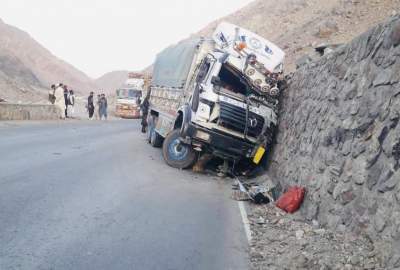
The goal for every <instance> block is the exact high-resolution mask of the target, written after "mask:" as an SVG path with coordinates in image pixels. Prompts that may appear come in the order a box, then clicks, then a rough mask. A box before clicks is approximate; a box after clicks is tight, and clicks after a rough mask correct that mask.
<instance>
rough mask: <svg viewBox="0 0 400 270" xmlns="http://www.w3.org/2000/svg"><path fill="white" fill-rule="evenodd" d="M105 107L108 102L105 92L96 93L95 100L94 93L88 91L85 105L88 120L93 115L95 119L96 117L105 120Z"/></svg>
mask: <svg viewBox="0 0 400 270" xmlns="http://www.w3.org/2000/svg"><path fill="white" fill-rule="evenodd" d="M107 107H108V104H107V98H106V95H105V94H101V95H97V100H96V102H95V101H94V93H93V92H90V95H89V97H88V100H87V105H86V108H87V111H88V113H89V119H90V120H93V116H94V117H95V119H96V120H97V119H100V120H102V119H104V120H107ZM96 108H97V109H96Z"/></svg>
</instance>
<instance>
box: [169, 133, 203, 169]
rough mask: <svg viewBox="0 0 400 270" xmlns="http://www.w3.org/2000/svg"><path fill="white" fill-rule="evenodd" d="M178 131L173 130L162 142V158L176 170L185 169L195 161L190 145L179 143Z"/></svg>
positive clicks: (194, 153) (194, 154)
mask: <svg viewBox="0 0 400 270" xmlns="http://www.w3.org/2000/svg"><path fill="white" fill-rule="evenodd" d="M179 138H180V130H179V129H175V130H174V131H172V132H171V133H170V134H168V136H167V137H166V138H165V140H164V144H163V149H162V150H163V157H164V160H165V162H166V163H167V164H168V165H169V166H171V167H173V168H177V169H186V168H189V167H190V166H192V165H193V164H194V162H195V161H196V152H195V151H194V150H193V148H192V147H191V146H190V145H187V144H183V143H182V142H181V141H180V139H179Z"/></svg>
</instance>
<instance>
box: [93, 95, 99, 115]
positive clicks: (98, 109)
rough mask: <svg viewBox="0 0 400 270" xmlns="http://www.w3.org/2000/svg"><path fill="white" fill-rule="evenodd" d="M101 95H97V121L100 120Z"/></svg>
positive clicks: (95, 113)
mask: <svg viewBox="0 0 400 270" xmlns="http://www.w3.org/2000/svg"><path fill="white" fill-rule="evenodd" d="M100 98H101V96H100V95H97V100H96V108H95V112H94V117H95V119H96V120H99V119H100Z"/></svg>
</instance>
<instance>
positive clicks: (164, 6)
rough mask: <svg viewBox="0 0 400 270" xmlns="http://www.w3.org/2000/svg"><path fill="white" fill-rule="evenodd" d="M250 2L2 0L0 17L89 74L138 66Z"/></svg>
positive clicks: (203, 0) (249, 0) (209, 0)
mask: <svg viewBox="0 0 400 270" xmlns="http://www.w3.org/2000/svg"><path fill="white" fill-rule="evenodd" d="M250 2H252V0H141V1H138V0H35V1H33V0H1V1H0V18H1V19H3V21H4V22H5V23H7V24H11V25H14V26H16V27H18V28H20V29H22V30H24V31H26V32H28V33H29V34H30V35H31V36H32V37H33V38H34V39H36V41H38V42H39V43H41V44H42V45H43V46H44V47H46V48H47V49H48V50H50V51H51V52H52V53H53V54H54V55H56V56H57V57H59V58H61V59H63V60H65V61H67V62H69V63H70V64H72V65H74V66H75V67H77V68H78V69H80V70H82V71H83V72H85V73H86V74H87V75H89V76H90V77H92V78H97V77H99V76H101V75H103V74H105V73H107V72H110V71H113V70H130V71H136V70H142V69H143V68H145V67H147V66H149V65H150V64H151V63H153V61H154V58H155V56H156V54H157V53H158V52H159V51H161V50H162V49H164V48H165V47H167V46H169V45H171V44H173V43H176V42H178V41H179V40H181V39H183V38H186V37H188V36H189V35H190V34H192V33H195V32H197V31H199V30H200V29H202V28H203V27H204V26H206V25H207V24H208V23H210V22H212V21H214V20H215V19H218V18H220V17H222V16H225V15H228V14H230V13H232V12H234V11H236V10H238V9H240V8H241V7H243V6H245V5H247V4H248V3H250Z"/></svg>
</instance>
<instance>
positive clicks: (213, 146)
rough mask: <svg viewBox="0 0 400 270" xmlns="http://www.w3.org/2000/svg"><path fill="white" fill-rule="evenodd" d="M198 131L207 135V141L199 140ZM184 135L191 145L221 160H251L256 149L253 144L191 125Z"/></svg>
mask: <svg viewBox="0 0 400 270" xmlns="http://www.w3.org/2000/svg"><path fill="white" fill-rule="evenodd" d="M199 131H201V132H204V133H207V134H209V139H208V140H205V139H203V138H199V136H197V134H198V132H199ZM186 134H187V136H189V137H190V138H192V143H195V144H196V143H197V144H201V145H202V146H203V147H205V148H207V149H208V150H210V151H211V152H212V153H213V154H214V155H216V156H220V157H222V158H228V159H234V160H238V159H242V158H252V157H253V155H254V153H255V150H256V148H257V147H258V146H257V145H255V144H252V143H250V142H247V141H245V140H242V139H239V138H235V137H232V136H229V135H226V134H224V133H221V132H220V131H217V130H209V129H205V128H202V127H199V126H195V125H193V124H189V127H188V129H187V133H186Z"/></svg>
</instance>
